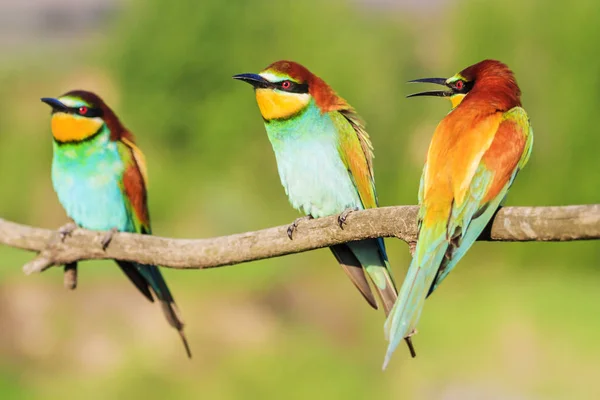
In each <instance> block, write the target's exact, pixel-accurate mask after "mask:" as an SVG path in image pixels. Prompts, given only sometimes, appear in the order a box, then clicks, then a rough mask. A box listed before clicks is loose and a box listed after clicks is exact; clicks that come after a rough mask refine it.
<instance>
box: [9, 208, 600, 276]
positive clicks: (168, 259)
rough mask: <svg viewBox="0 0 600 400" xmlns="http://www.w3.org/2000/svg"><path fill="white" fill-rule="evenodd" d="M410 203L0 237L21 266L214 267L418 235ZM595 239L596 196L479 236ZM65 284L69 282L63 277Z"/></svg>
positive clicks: (532, 212) (533, 211)
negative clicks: (213, 223) (22, 255)
mask: <svg viewBox="0 0 600 400" xmlns="http://www.w3.org/2000/svg"><path fill="white" fill-rule="evenodd" d="M417 210H418V208H417V207H416V206H394V207H382V208H377V209H370V210H364V211H356V212H353V213H351V214H350V215H349V216H348V218H347V220H346V222H347V223H346V224H345V225H344V228H343V229H341V228H340V227H339V226H338V224H337V217H336V216H333V217H327V218H319V219H314V220H306V221H302V222H300V224H299V226H298V228H297V230H296V231H295V232H294V238H293V240H290V239H289V238H288V236H287V225H286V226H278V227H275V228H268V229H263V230H259V231H254V232H246V233H240V234H235V235H230V236H222V237H216V238H209V239H170V238H163V237H159V236H149V235H137V234H129V233H117V234H115V235H114V237H113V239H112V241H111V243H110V245H109V246H108V248H107V249H106V251H105V250H103V249H102V245H101V240H102V237H103V236H104V233H103V232H94V231H88V230H85V229H76V230H75V231H74V232H73V233H72V234H71V235H69V236H68V237H66V238H65V239H64V240H62V238H61V236H60V234H59V233H58V232H57V231H53V230H49V229H42V228H36V227H32V226H27V225H22V224H17V223H14V222H10V221H6V220H3V219H0V244H4V245H6V246H10V247H15V248H19V249H24V250H29V251H35V252H38V253H39V255H38V256H37V257H36V258H35V259H34V260H33V261H31V262H30V263H28V264H26V265H25V267H24V270H25V272H26V273H31V272H40V271H43V270H45V269H46V268H49V267H51V266H52V265H62V264H64V265H69V267H68V268H67V270H68V271H70V273H71V274H76V269H75V268H76V267H74V263H76V262H77V261H81V260H89V259H119V260H128V261H137V262H140V263H144V264H155V265H161V266H164V267H170V268H178V269H201V268H213V267H220V266H225V265H232V264H239V263H243V262H248V261H254V260H260V259H264V258H272V257H279V256H283V255H287V254H292V253H299V252H303V251H308V250H313V249H318V248H322V247H328V246H331V245H334V244H339V243H344V242H349V241H353V240H359V239H366V238H376V237H396V238H398V239H400V240H403V241H405V242H407V243H409V244H410V243H414V242H415V241H416V239H417V223H416V219H417ZM594 239H600V204H592V205H578V206H564V207H506V208H502V209H501V210H500V211H499V212H498V213H497V214H496V216H495V218H494V219H493V221H492V223H491V224H490V225H489V226H488V229H487V230H486V232H484V233H483V234H482V236H481V237H480V238H479V240H488V241H506V242H526V241H553V242H562V241H572V240H594ZM65 285H66V286H69V284H68V282H65Z"/></svg>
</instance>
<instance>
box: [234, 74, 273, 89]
mask: <svg viewBox="0 0 600 400" xmlns="http://www.w3.org/2000/svg"><path fill="white" fill-rule="evenodd" d="M232 78H233V79H237V80H240V81H244V82H246V83H249V84H251V85H252V86H254V87H255V88H257V89H260V88H268V87H269V86H270V85H271V82H269V81H268V80H266V79H265V78H263V77H262V76H260V75H258V74H238V75H234V76H233V77H232Z"/></svg>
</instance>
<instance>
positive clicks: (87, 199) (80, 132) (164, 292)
mask: <svg viewBox="0 0 600 400" xmlns="http://www.w3.org/2000/svg"><path fill="white" fill-rule="evenodd" d="M41 100H42V101H43V102H44V103H46V104H48V105H49V106H50V107H52V121H51V127H52V135H53V137H54V143H53V148H54V155H53V158H52V183H53V185H54V190H55V191H56V193H57V195H58V199H59V201H60V203H61V204H62V205H63V207H64V208H65V210H66V212H67V214H68V216H69V217H70V218H71V219H73V221H75V224H77V225H78V226H81V227H83V228H86V229H92V230H100V231H108V234H107V235H106V236H105V238H104V240H103V241H102V242H103V246H104V248H106V246H107V245H108V243H109V242H110V239H111V237H112V234H113V233H114V232H117V231H118V232H135V233H142V234H151V233H152V232H151V229H150V216H149V214H148V204H147V193H146V184H147V174H146V163H145V160H144V155H143V154H142V152H141V151H140V149H139V148H138V147H137V146H136V145H135V140H134V137H133V135H132V134H131V132H129V131H128V130H127V129H126V128H125V127H124V126H123V124H122V123H121V121H119V118H118V117H117V116H116V114H115V113H114V112H113V111H112V110H111V109H110V108H109V107H108V106H107V105H106V104H105V103H104V101H102V99H101V98H100V97H98V96H97V95H95V94H94V93H90V92H86V91H82V90H75V91H71V92H69V93H67V94H65V95H63V96H61V97H59V98H57V99H55V98H43V99H41ZM75 227H76V225H73V226H72V227H70V226H68V225H67V228H66V229H64V230H62V233H63V234H68V233H69V232H70V230H72V229H74V228H75ZM116 262H117V264H118V265H119V266H120V267H121V269H122V270H123V272H124V273H125V275H127V277H128V278H129V279H130V280H131V282H133V284H134V285H135V286H136V287H137V288H138V289H139V291H140V292H142V294H143V295H144V296H146V298H147V299H148V300H150V301H154V296H156V297H157V298H158V300H159V301H160V304H161V306H162V309H163V312H164V313H165V316H166V318H167V321H168V322H169V324H171V326H173V327H174V328H175V329H177V331H178V332H179V335H180V336H181V339H182V341H183V344H184V346H185V350H186V352H187V355H188V357H191V353H190V348H189V345H188V343H187V340H186V337H185V335H184V333H183V326H184V324H183V320H182V319H181V317H180V313H179V310H178V308H177V306H176V305H175V301H174V300H173V296H172V295H171V292H170V291H169V288H168V287H167V284H166V282H165V280H164V278H163V277H162V275H161V273H160V271H159V269H158V267H156V266H154V265H143V264H138V263H135V262H127V261H116ZM152 292H153V293H154V296H153V295H152Z"/></svg>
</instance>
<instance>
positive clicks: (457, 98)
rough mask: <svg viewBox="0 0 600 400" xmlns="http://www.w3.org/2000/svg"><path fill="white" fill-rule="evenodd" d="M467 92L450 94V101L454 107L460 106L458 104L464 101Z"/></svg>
mask: <svg viewBox="0 0 600 400" xmlns="http://www.w3.org/2000/svg"><path fill="white" fill-rule="evenodd" d="M465 96H466V95H465V94H462V93H460V94H455V95H453V96H450V102H451V103H452V108H453V109H454V108H456V107H458V105H459V104H460V102H461V101H463V99H464V98H465Z"/></svg>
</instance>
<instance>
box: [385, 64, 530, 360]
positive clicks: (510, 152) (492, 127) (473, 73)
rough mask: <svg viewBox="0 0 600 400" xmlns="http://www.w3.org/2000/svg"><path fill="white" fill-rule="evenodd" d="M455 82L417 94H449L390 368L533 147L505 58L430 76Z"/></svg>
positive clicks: (390, 328) (394, 327)
mask: <svg viewBox="0 0 600 400" xmlns="http://www.w3.org/2000/svg"><path fill="white" fill-rule="evenodd" d="M411 82H429V83H435V84H439V85H443V86H446V87H447V89H448V90H443V91H428V92H421V93H416V94H413V95H410V96H409V97H414V96H440V97H446V98H449V99H450V100H451V102H452V110H451V111H450V113H448V115H447V116H446V117H445V118H444V119H443V120H442V121H441V122H440V123H439V125H438V126H437V128H436V130H435V133H434V134H433V138H432V140H431V144H430V145H429V150H428V152H427V159H426V162H425V167H424V168H423V175H422V176H421V183H420V188H419V206H420V209H419V216H418V226H419V233H418V241H417V246H416V249H415V253H414V256H413V260H412V262H411V264H410V267H409V270H408V273H407V276H406V279H405V280H404V283H403V285H402V288H401V289H400V293H399V294H398V301H397V302H396V304H395V305H394V308H393V310H392V312H391V314H390V315H389V316H388V319H387V321H386V324H385V332H386V336H387V338H388V340H389V347H388V350H387V354H386V357H385V362H384V368H385V366H386V365H387V363H388V362H389V359H390V356H391V355H392V352H393V351H394V349H395V348H396V347H397V346H398V344H399V342H400V341H401V340H402V339H406V338H409V337H410V336H411V335H412V334H414V332H415V328H416V326H417V322H418V321H419V317H420V315H421V310H422V309H423V304H424V302H425V299H426V297H427V296H429V295H430V294H431V293H432V292H433V291H434V290H435V289H436V288H437V287H438V286H439V284H440V283H441V282H442V281H443V280H444V278H445V277H446V276H447V275H448V274H449V273H450V271H452V269H453V268H454V267H455V266H456V263H457V262H458V261H459V260H460V259H461V258H462V257H463V256H464V255H465V253H466V252H467V250H468V249H469V248H470V247H471V246H472V245H473V243H474V242H475V240H477V238H478V237H479V235H480V234H481V232H482V231H483V230H484V228H485V227H486V225H487V224H488V222H489V221H490V220H491V218H492V217H493V216H494V214H495V212H496V210H497V209H498V207H500V206H501V205H502V204H503V202H504V199H505V198H506V194H507V192H508V189H509V188H510V186H511V185H512V183H513V181H514V179H515V177H516V175H517V173H518V172H519V171H520V170H521V169H522V168H523V167H524V166H525V164H526V163H527V161H528V159H529V155H530V154H531V148H532V144H533V131H532V129H531V126H530V124H529V118H528V116H527V113H526V112H525V110H524V109H523V108H522V107H521V90H520V89H519V86H518V85H517V82H516V80H515V77H514V75H513V73H512V71H511V70H510V69H509V68H508V67H507V66H506V65H504V64H503V63H501V62H499V61H495V60H484V61H481V62H479V63H477V64H474V65H472V66H470V67H468V68H466V69H464V70H462V71H461V72H459V73H458V74H456V75H454V76H453V77H451V78H448V79H445V78H426V79H417V80H415V81H411Z"/></svg>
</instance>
